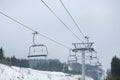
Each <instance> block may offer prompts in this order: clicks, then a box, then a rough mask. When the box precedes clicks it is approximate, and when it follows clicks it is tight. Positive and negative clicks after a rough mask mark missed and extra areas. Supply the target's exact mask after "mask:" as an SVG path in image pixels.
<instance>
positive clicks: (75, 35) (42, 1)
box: [41, 0, 82, 41]
mask: <svg viewBox="0 0 120 80" xmlns="http://www.w3.org/2000/svg"><path fill="white" fill-rule="evenodd" d="M41 1H42V3H43V4H44V5H45V6H46V7H47V8H48V9H49V10H50V11H51V12H52V14H53V15H54V16H55V17H56V18H57V19H58V20H59V21H60V22H61V23H62V24H63V25H64V26H65V27H66V28H67V29H68V30H69V31H70V32H71V33H72V34H73V35H74V36H75V37H76V38H77V39H78V40H80V41H82V40H81V39H80V38H79V37H78V36H77V35H76V34H75V33H74V32H73V31H72V30H71V29H70V28H69V27H68V26H67V25H66V24H65V23H64V22H63V21H62V20H61V19H60V18H59V17H58V16H57V15H56V14H55V12H54V11H53V10H52V9H51V8H50V7H49V6H48V5H47V4H46V3H45V1H43V0H41Z"/></svg>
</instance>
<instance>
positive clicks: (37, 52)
mask: <svg viewBox="0 0 120 80" xmlns="http://www.w3.org/2000/svg"><path fill="white" fill-rule="evenodd" d="M36 34H38V33H37V32H35V33H33V45H31V46H30V47H29V54H28V59H30V58H31V59H35V58H39V59H40V58H46V57H47V56H48V49H47V46H46V45H44V44H36V43H35V35H36Z"/></svg>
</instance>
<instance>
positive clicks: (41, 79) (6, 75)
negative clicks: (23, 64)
mask: <svg viewBox="0 0 120 80" xmlns="http://www.w3.org/2000/svg"><path fill="white" fill-rule="evenodd" d="M80 79H81V76H80V75H68V74H65V73H62V72H50V71H38V70H33V69H30V68H19V67H15V66H11V67H10V66H6V65H3V64H0V80H80ZM86 80H93V79H91V78H89V77H86Z"/></svg>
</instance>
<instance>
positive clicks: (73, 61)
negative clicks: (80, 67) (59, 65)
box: [67, 50, 77, 64]
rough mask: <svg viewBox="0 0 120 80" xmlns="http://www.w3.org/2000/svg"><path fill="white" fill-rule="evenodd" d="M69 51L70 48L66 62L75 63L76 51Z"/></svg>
mask: <svg viewBox="0 0 120 80" xmlns="http://www.w3.org/2000/svg"><path fill="white" fill-rule="evenodd" d="M71 51H72V50H70V54H69V56H68V60H67V62H68V64H69V63H77V55H76V53H74V54H72V53H71Z"/></svg>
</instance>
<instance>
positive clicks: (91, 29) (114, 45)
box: [0, 0, 120, 69]
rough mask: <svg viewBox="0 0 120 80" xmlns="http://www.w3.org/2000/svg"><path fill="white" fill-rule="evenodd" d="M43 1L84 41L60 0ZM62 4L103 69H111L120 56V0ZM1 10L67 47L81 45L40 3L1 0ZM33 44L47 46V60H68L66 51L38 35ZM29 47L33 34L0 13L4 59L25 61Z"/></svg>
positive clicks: (68, 0) (66, 0)
mask: <svg viewBox="0 0 120 80" xmlns="http://www.w3.org/2000/svg"><path fill="white" fill-rule="evenodd" d="M45 1H46V3H47V4H48V5H49V6H50V7H51V8H52V9H53V10H54V11H55V13H56V14H57V15H58V16H59V17H60V18H61V19H62V20H63V21H64V22H65V23H66V24H67V25H68V26H69V28H70V29H71V30H73V32H74V33H76V35H78V36H79V37H80V38H81V39H83V36H82V35H81V34H80V33H79V31H78V30H77V28H76V27H75V25H74V24H73V22H72V21H71V19H70V18H69V16H68V14H67V13H66V12H65V10H64V8H63V7H62V5H61V4H60V2H59V0H45ZM62 1H63V2H64V4H65V5H66V7H67V8H68V10H69V11H70V13H71V14H72V15H73V17H74V19H75V20H76V22H77V23H78V25H79V27H80V29H81V30H82V32H83V33H84V34H85V35H87V36H89V37H91V38H90V40H91V41H92V42H95V44H94V47H95V49H96V51H97V52H98V57H99V59H100V61H101V62H102V64H103V68H104V69H107V68H110V62H111V59H112V57H113V56H115V55H117V56H118V57H120V36H119V35H120V0H62ZM0 11H2V12H4V13H5V14H7V15H9V16H11V17H12V18H14V19H16V20H18V21H20V22H22V23H24V24H26V25H28V26H29V27H31V28H33V29H34V30H37V31H38V32H40V33H41V34H44V35H46V36H48V37H50V38H52V39H54V40H56V41H58V42H60V43H62V44H65V45H67V46H70V47H73V46H72V43H75V42H80V41H79V40H78V39H76V38H75V37H74V36H73V35H72V34H71V33H70V32H69V31H68V30H67V29H66V28H65V27H64V25H63V24H61V23H60V22H59V21H58V20H57V19H56V17H55V16H54V15H53V14H52V13H51V12H50V11H49V10H48V9H47V8H46V7H45V5H43V3H42V2H41V1H40V0H0ZM36 41H37V42H38V43H43V44H46V45H47V47H48V51H49V58H56V59H60V60H61V61H66V60H67V56H68V55H69V50H68V49H66V48H64V47H62V46H60V45H58V44H56V43H53V42H51V41H49V40H47V39H46V38H44V37H40V36H38V37H37V38H36ZM31 44H32V31H29V30H27V29H25V28H24V27H21V25H19V24H17V23H15V22H13V21H11V20H10V19H8V18H6V17H5V16H3V15H1V14H0V47H3V49H4V52H5V56H13V55H15V56H16V57H18V58H26V56H27V55H28V48H29V46H30V45H31Z"/></svg>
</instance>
